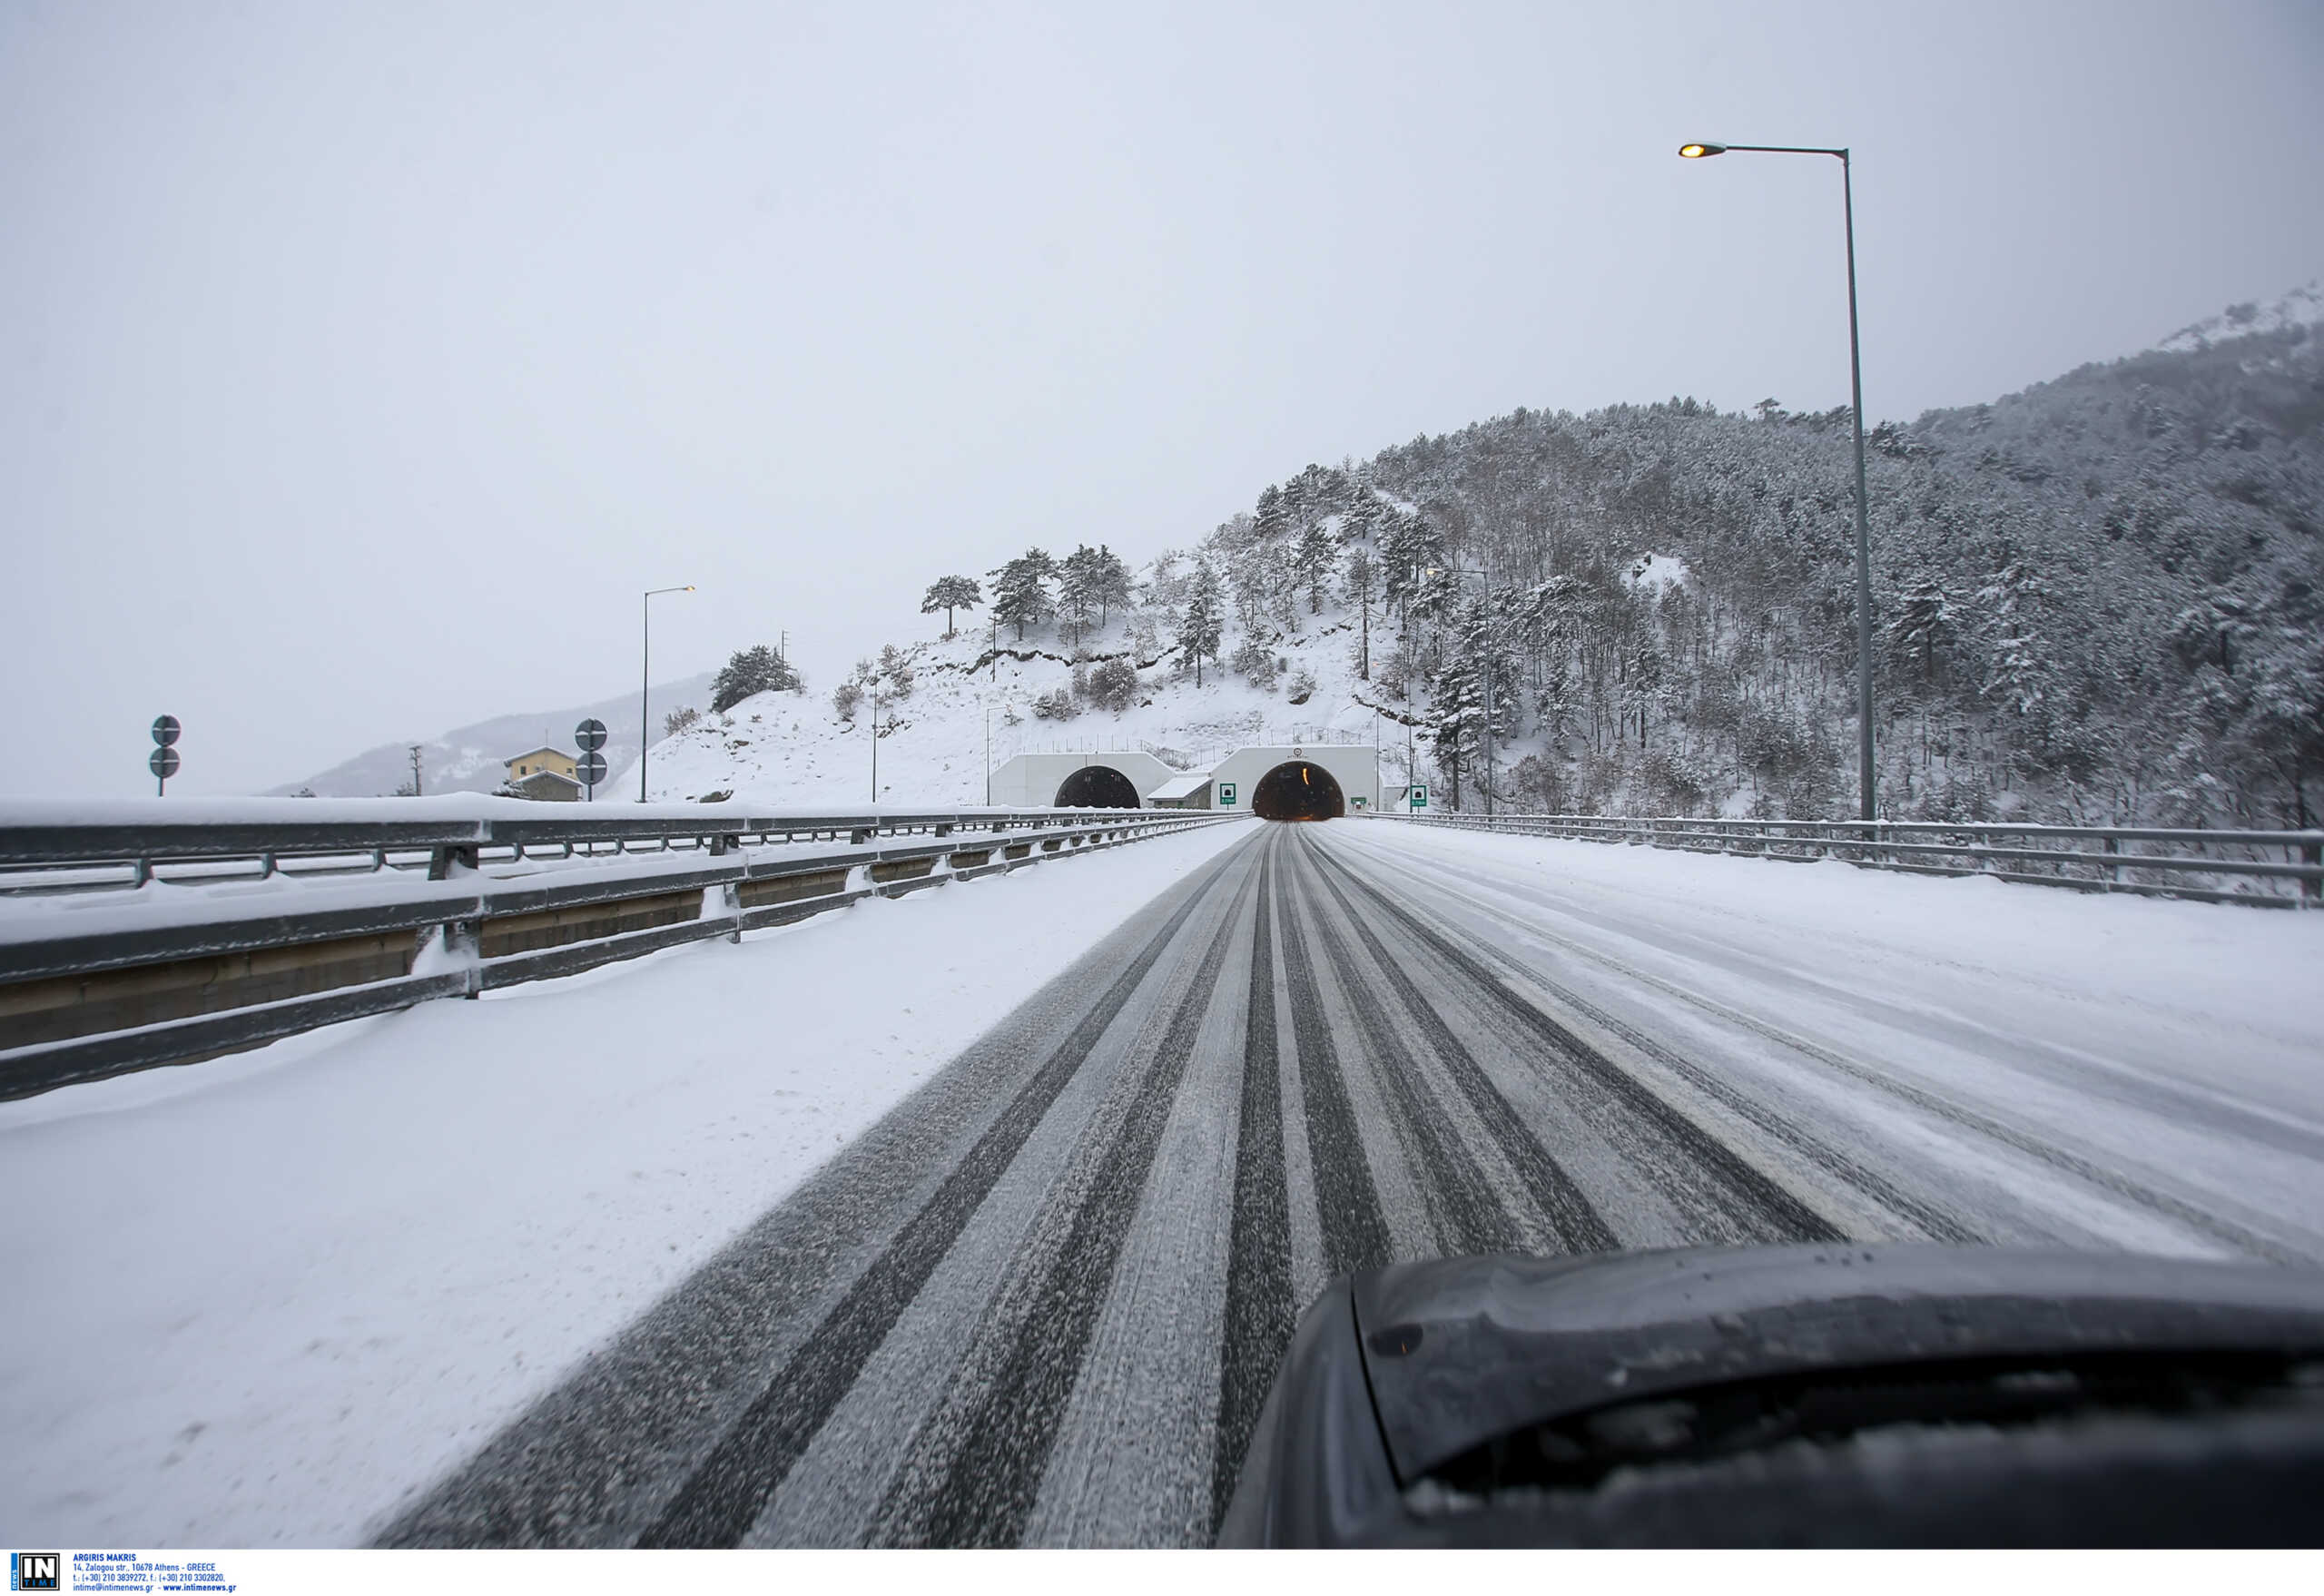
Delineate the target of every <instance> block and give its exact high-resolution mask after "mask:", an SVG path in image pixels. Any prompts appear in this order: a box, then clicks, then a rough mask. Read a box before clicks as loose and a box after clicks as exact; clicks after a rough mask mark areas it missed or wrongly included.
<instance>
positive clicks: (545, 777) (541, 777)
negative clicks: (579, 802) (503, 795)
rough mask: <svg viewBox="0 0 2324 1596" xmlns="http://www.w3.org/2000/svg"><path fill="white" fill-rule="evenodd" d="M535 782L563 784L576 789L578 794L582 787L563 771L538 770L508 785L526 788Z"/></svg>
mask: <svg viewBox="0 0 2324 1596" xmlns="http://www.w3.org/2000/svg"><path fill="white" fill-rule="evenodd" d="M535 782H562V783H565V784H566V786H568V787H571V788H573V789H575V790H576V792H577V791H578V790H579V789H580V786H581V783H579V782H576V781H575V780H574V779H573V778H572V777H571V776H568V775H566V773H564V772H563V771H561V770H537V771H534V772H532V773H530V774H528V775H521V776H517V777H516V778H515V779H514V780H512V781H510V782H509V783H508V784H509V785H510V786H512V787H525V786H530V785H531V784H532V783H535Z"/></svg>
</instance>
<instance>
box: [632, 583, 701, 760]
mask: <svg viewBox="0 0 2324 1596" xmlns="http://www.w3.org/2000/svg"><path fill="white" fill-rule="evenodd" d="M693 591H694V584H693V583H691V582H689V583H687V584H686V585H685V586H683V587H649V588H647V589H646V590H645V602H644V603H643V604H642V605H641V606H640V607H641V608H642V609H644V610H645V647H644V649H643V650H641V651H640V652H641V653H642V655H643V656H644V672H643V675H644V677H645V682H644V685H642V686H640V687H639V688H638V690H637V801H638V802H639V803H645V751H646V750H647V749H649V748H651V747H652V746H653V745H654V735H653V725H654V718H653V710H652V708H651V707H650V705H649V703H648V701H649V700H650V699H651V698H652V696H653V694H654V601H655V599H656V598H659V597H660V596H662V595H663V594H665V593H692V592H693Z"/></svg>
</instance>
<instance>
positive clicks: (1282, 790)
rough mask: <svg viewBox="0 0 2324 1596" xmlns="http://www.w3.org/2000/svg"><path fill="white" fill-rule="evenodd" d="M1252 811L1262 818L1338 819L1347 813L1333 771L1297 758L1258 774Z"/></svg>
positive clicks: (1344, 800)
mask: <svg viewBox="0 0 2324 1596" xmlns="http://www.w3.org/2000/svg"><path fill="white" fill-rule="evenodd" d="M1251 813H1253V814H1256V815H1257V816H1258V817H1259V818H1260V819H1261V820H1337V819H1338V818H1339V817H1340V816H1341V815H1343V814H1345V813H1347V800H1346V798H1345V797H1344V796H1343V795H1342V794H1341V793H1340V784H1339V783H1338V782H1337V781H1335V780H1334V779H1333V776H1332V773H1331V772H1329V771H1327V770H1325V769H1324V767H1323V766H1322V765H1320V764H1310V763H1309V762H1308V761H1306V760H1304V759H1294V760H1288V761H1286V762H1285V763H1284V764H1279V765H1276V766H1275V768H1274V769H1273V770H1271V771H1269V772H1267V773H1266V774H1265V775H1263V776H1261V777H1260V778H1259V784H1258V785H1257V786H1256V788H1254V789H1253V790H1252V793H1251Z"/></svg>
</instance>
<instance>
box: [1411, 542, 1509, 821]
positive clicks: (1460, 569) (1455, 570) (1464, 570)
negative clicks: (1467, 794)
mask: <svg viewBox="0 0 2324 1596" xmlns="http://www.w3.org/2000/svg"><path fill="white" fill-rule="evenodd" d="M1440 570H1449V571H1451V572H1452V575H1454V576H1476V577H1480V578H1482V580H1483V582H1484V585H1485V586H1484V595H1485V607H1486V620H1487V622H1488V623H1490V622H1491V620H1492V577H1490V576H1486V575H1485V573H1484V572H1482V571H1472V570H1471V569H1470V568H1469V567H1468V566H1429V567H1428V574H1429V575H1430V576H1435V575H1436V574H1437V572H1438V571H1440ZM1492 665H1493V660H1492V644H1491V640H1490V639H1488V640H1487V644H1486V648H1485V670H1484V680H1485V783H1484V785H1485V818H1486V819H1487V820H1491V819H1492V766H1493V758H1492V755H1493V745H1492ZM1404 779H1405V780H1406V781H1407V782H1409V781H1410V780H1412V777H1411V776H1410V775H1409V774H1407V775H1406V776H1405V778H1404Z"/></svg>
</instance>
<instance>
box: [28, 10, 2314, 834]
mask: <svg viewBox="0 0 2324 1596" xmlns="http://www.w3.org/2000/svg"><path fill="white" fill-rule="evenodd" d="M2319 85H2324V6H2319V5H2313V4H2295V5H2260V4H2235V5H2161V6H2157V5H2135V4H2126V3H2124V0H2108V3H2107V4H2103V5H2090V6H2079V5H2038V4H2031V5H2028V4H2017V5H1994V6H1976V5H1964V4H1961V3H1960V0H1946V3H1945V4H1944V5H1913V6H1910V7H1906V6H1902V5H1891V6H1884V5H1864V4H1857V5H1847V6H1808V5H1788V6H1777V5H1761V4H1752V5H1718V6H1693V5H1679V4H1669V3H1663V4H1656V5H1609V4H1605V3H1603V0H1597V3H1593V4H1590V5H1574V6H1565V5H1548V4H1536V5H1510V6H1498V5H1456V4H1443V3H1433V4H1427V5H1413V4H1410V3H1409V0H1404V3H1402V4H1396V5H1376V6H1374V5H1315V6H1296V5H1253V4H1250V3H1248V0H1239V3H1236V4H1232V5H1222V6H1216V7H1205V6H1194V5H1173V4H1165V5H1137V6H1132V5H1127V4H1109V3H1105V0H1097V3H1083V4H1070V5H1059V6H1055V7H1031V6H1017V5H1002V6H970V5H932V6H917V5H877V6H874V5H852V4H851V5H823V6H782V5H773V4H767V3H758V0H753V3H745V4H736V5H675V4H669V3H667V0H659V3H656V4H652V5H625V6H612V5H594V6H593V5H581V4H576V3H573V0H558V3H556V4H551V5H507V4H500V5H495V4H491V3H489V0H462V3H460V4H457V5H442V6H435V5H423V4H416V3H413V0H398V3H396V4H393V5H388V4H379V5H370V6H363V5H338V4H331V5H313V4H307V3H304V0H299V3H293V4H283V5H206V4H202V3H200V0H168V3H166V4H152V5H138V4H125V3H120V0H109V3H107V4H103V5H88V4H55V5H30V4H25V0H5V3H0V152H5V154H4V155H0V218H5V221H4V222H0V361H5V370H6V372H7V374H8V377H9V380H8V381H7V383H6V384H5V389H0V494H5V500H0V503H5V517H6V519H5V576H0V669H5V693H0V793H44V794H70V793H107V794H129V793H137V792H140V791H150V787H149V786H147V785H146V784H145V783H146V780H147V778H145V776H144V775H143V761H144V756H145V754H146V753H147V752H148V749H149V744H148V743H147V739H146V734H145V726H146V723H147V722H148V721H149V720H151V719H152V717H153V715H154V714H159V713H162V712H163V711H168V712H172V713H174V714H177V715H179V716H180V717H181V718H182V719H183V720H184V721H185V723H186V725H187V730H186V734H185V740H184V743H183V744H182V747H183V751H184V754H185V756H186V769H185V773H184V775H183V776H182V778H181V779H180V780H179V782H177V783H173V784H172V785H173V790H182V791H186V792H191V793H231V792H247V791H254V790H257V789H259V788H261V787H264V786H268V785H271V784H273V783H281V782H286V781H291V780H295V779H297V778H299V777H301V776H303V775H306V774H308V773H311V772H313V771H315V770H317V769H320V768H321V767H322V766H325V765H328V764H333V763H336V762H337V761H338V760H340V758H343V757H345V756H347V755H348V754H352V753H354V752H356V751H358V750H359V749H361V748H363V747H365V746H368V745H370V744H377V743H380V742H384V741H388V740H389V739H404V738H417V737H421V736H426V735H431V734H435V733H438V732H439V731H442V730H444V729H446V728H447V727H448V726H451V725H454V724H459V723H461V722H464V721H468V720H473V719H478V718H481V717H483V716H486V715H488V714H501V713H508V712H516V711H525V710H533V709H547V708H550V707H556V706H562V705H565V704H575V703H580V702H584V701H586V700H589V699H593V698H597V697H601V696H604V695H610V694H613V693H616V692H619V691H621V690H622V689H623V688H624V687H625V685H628V684H631V683H634V682H635V679H636V673H637V647H638V642H637V631H638V615H637V612H638V597H637V595H638V592H639V590H640V589H642V588H645V587H646V586H664V585H666V584H672V583H685V582H692V583H695V584H698V585H699V586H700V591H699V592H697V593H694V594H690V595H680V596H675V597H672V598H667V599H657V600H655V614H656V622H657V628H658V630H657V635H656V648H655V676H656V677H657V678H660V677H665V676H669V675H681V674H684V673H687V672H692V671H696V670H703V669H707V668H711V667H713V666H714V665H717V664H718V663H720V662H721V661H722V660H723V659H724V656H725V655H726V654H727V653H728V652H730V651H731V650H733V649H734V648H736V647H738V646H742V645H747V644H750V643H753V642H758V641H762V640H768V641H771V640H772V639H773V636H774V634H775V632H776V630H777V629H778V628H780V627H788V628H789V630H790V632H791V635H792V637H793V653H794V655H795V656H796V657H797V658H798V659H799V661H800V663H801V664H802V665H803V666H804V667H805V668H806V670H807V672H808V673H809V675H810V678H811V680H812V681H814V682H816V683H818V684H819V685H826V686H827V685H830V684H831V683H832V681H833V679H834V678H835V677H836V676H837V675H839V674H841V673H842V671H843V670H844V669H845V668H846V666H847V665H848V664H849V663H851V662H852V659H853V658H854V657H855V656H856V655H858V654H861V653H862V652H865V651H867V650H868V649H869V648H871V647H872V646H874V645H877V644H878V643H879V642H881V641H882V640H886V639H891V638H893V639H898V640H902V639H906V638H909V637H912V636H917V635H924V634H925V633H926V632H928V631H929V630H931V629H932V626H931V623H930V622H925V621H923V620H922V619H921V616H919V615H918V613H917V612H918V600H919V596H920V593H921V589H922V588H923V587H924V586H926V584H927V583H928V582H929V581H930V580H931V579H932V578H933V577H935V576H939V575H941V574H943V573H945V572H947V571H951V570H966V571H969V572H971V573H977V574H981V573H982V572H983V571H984V570H986V569H988V568H990V566H994V565H996V564H998V563H999V561H1000V559H1001V558H1002V557H1004V556H1006V555H1008V554H1010V553H1013V552H1016V551H1019V550H1021V549H1022V548H1023V547H1025V546H1027V545H1028V544H1031V543H1039V544H1040V545H1042V546H1044V547H1049V548H1050V549H1052V550H1059V549H1068V548H1070V547H1072V546H1073V545H1074V544H1075V543H1076V542H1079V541H1088V542H1092V543H1095V542H1098V541H1105V542H1108V543H1110V544H1111V545H1112V546H1113V547H1115V548H1116V549H1117V550H1118V551H1120V552H1123V553H1125V554H1127V555H1129V556H1131V557H1137V558H1141V559H1142V558H1145V557H1150V556H1151V555H1152V554H1153V553H1155V552H1156V551H1157V550H1158V549H1160V548H1162V547H1166V546H1169V545H1173V544H1183V543H1185V542H1186V541H1187V540H1188V539H1190V538H1192V537H1195V536H1196V535H1198V534H1200V533H1201V532H1202V531H1204V530H1205V529H1206V528H1207V527H1211V526H1212V525H1215V524H1216V522H1217V521H1219V520H1221V519H1223V518H1224V517H1226V516H1228V515H1230V514H1232V513H1233V512H1234V511H1235V510H1236V509H1237V508H1239V507H1246V506H1248V505H1249V504H1250V502H1251V501H1252V499H1253V498H1255V497H1256V494H1257V492H1258V490H1259V488H1261V487H1263V486H1265V484H1266V483H1268V482H1270V481H1275V480H1279V479H1280V478H1284V477H1285V476H1287V475H1289V474H1290V473H1292V472H1294V471H1296V470H1297V469H1298V468H1300V467H1302V466H1303V465H1305V464H1306V463H1307V462H1308V461H1310V460H1321V461H1332V462H1336V461H1338V460H1340V459H1342V458H1345V457H1348V456H1358V457H1360V456H1363V455H1366V454H1369V453H1371V452H1373V451H1374V450H1375V449H1377V448H1381V447H1383V446H1385V445H1388V444H1392V443H1397V442H1402V441H1404V440H1406V439H1409V438H1412V437H1413V436H1414V435H1415V434H1418V433H1423V432H1442V431H1446V430H1450V429H1457V428H1459V427H1462V426H1463V425H1465V424H1466V423H1468V422H1470V421H1472V420H1477V419H1483V418H1486V417H1489V416H1492V415H1496V414H1500V413H1502V412H1505V411H1507V410H1510V409H1513V408H1515V407H1517V406H1519V405H1529V406H1534V407H1538V408H1547V409H1575V410H1581V409H1589V408H1590V407H1592V406H1596V405H1600V404H1605V403H1609V402H1612V401H1617V400H1626V399H1627V400H1650V399H1661V398H1667V397H1669V396H1671V395H1675V394H1692V395H1694V396H1696V397H1698V398H1700V399H1705V400H1707V401H1709V402H1712V403H1716V404H1718V405H1719V406H1720V407H1722V408H1725V409H1738V408H1740V407H1743V406H1745V405H1748V404H1750V403H1752V402H1753V401H1755V400H1757V399H1760V398H1762V397H1766V396H1770V395H1771V396H1774V397H1776V398H1777V399H1781V400H1782V401H1783V402H1784V403H1785V404H1787V405H1788V406H1791V407H1794V408H1817V409H1822V408H1827V407H1830V406H1833V405H1837V404H1841V403H1845V402H1846V397H1847V347H1846V336H1847V333H1846V302H1845V297H1844V296H1845V284H1844V277H1843V263H1842V255H1841V242H1842V240H1841V232H1840V187H1839V172H1838V170H1837V163H1834V162H1830V161H1825V160H1814V159H1808V158H1803V157H1788V156H1783V157H1778V156H1742V155H1737V156H1731V157H1728V158H1727V159H1725V160H1720V161H1715V162H1703V163H1695V162H1681V161H1679V160H1678V159H1677V158H1676V156H1675V154H1674V153H1673V152H1674V150H1675V148H1676V146H1677V145H1678V144H1679V143H1681V142H1682V141H1684V140H1686V139H1689V138H1710V139H1724V140H1730V141H1735V142H1748V143H1817V144H1824V143H1847V144H1850V145H1852V146H1853V147H1854V149H1855V151H1856V201H1857V212H1856V219H1857V224H1858V251H1859V267H1860V271H1861V278H1862V291H1863V296H1864V304H1863V314H1864V359H1865V398H1866V409H1867V410H1868V411H1869V412H1870V413H1871V415H1872V416H1873V417H1874V418H1876V419H1878V418H1884V417H1897V418H1908V417H1911V416H1914V415H1916V414H1918V413H1919V412H1921V411H1922V410H1924V409H1928V408H1931V407H1933V406H1940V405H1952V404H1960V403H1967V402H1974V401H1975V400H1979V399H1991V398H1994V397H1996V396H1998V395H2000V394H2002V393H2005V392H2008V391H2011V390H2013V389H2018V388H2022V387H2024V386H2025V385H2026V384H2028V383H2031V382H2035V381H2040V380H2042V379H2046V378H2050V377H2053V376H2055V375H2057V374H2059V373H2061V372H2063V371H2065V370H2067V369H2071V368H2073V366H2076V365H2078V364H2080V363H2082V362H2083V361H2086V360H2105V359H2111V358H2113V357H2115V356H2117V355H2121V354H2125V353H2128V352H2131V351H2132V350H2137V349H2139V348H2142V347H2143V346H2145V345H2148V344H2151V343H2152V342H2154V341H2156V340H2158V339H2160V338H2162V337H2163V336H2164V335H2166V334H2168V333H2170V332H2171V331H2173V330H2176V329H2177V328H2179V327H2181V326H2182V325H2184V324H2186V323H2188V322H2191V321H2193V320H2198V319H2201V318H2202V317H2205V316H2208V315H2211V314H2212V313H2214V312H2216V311H2217V310H2220V309H2221V308H2222V307H2223V306H2225V305H2227V304H2228V303H2230V302H2232V301H2236V300H2249V299H2262V300H2265V299H2272V298H2274V297H2275V296H2277V295H2279V294H2280V293H2282V292H2283V291H2285V290H2287V289H2289V288H2290V287H2292V286H2294V285H2295V284H2297V283H2299V282H2303V281H2308V280H2309V278H2311V277H2313V276H2315V275H2316V274H2317V273H2318V272H2319V271H2324V206H2320V205H2319V203H2318V194H2319V192H2324V188H2320V187H2319V180H2318V178H2317V176H2316V152H2317V150H2318V148H2319V145H2324V93H2319Z"/></svg>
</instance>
